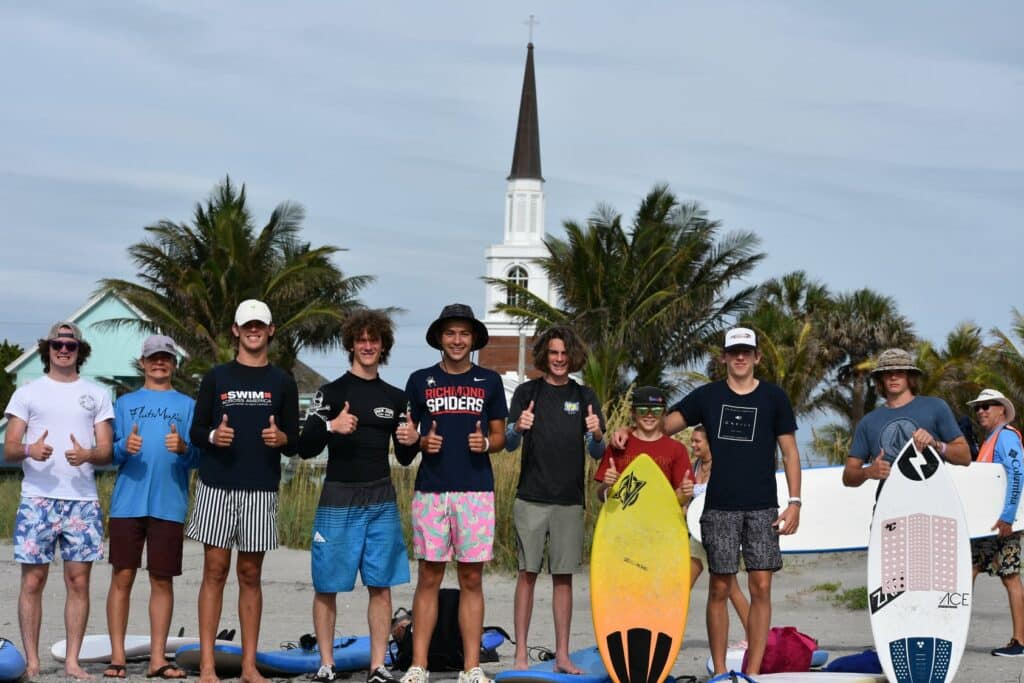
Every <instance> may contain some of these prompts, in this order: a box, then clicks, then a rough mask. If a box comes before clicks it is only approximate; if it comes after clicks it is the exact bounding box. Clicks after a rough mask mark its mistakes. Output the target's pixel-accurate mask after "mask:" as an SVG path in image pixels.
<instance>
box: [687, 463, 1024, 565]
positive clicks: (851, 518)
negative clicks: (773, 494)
mask: <svg viewBox="0 0 1024 683" xmlns="http://www.w3.org/2000/svg"><path fill="white" fill-rule="evenodd" d="M947 469H948V470H949V473H950V474H951V475H952V476H953V483H954V485H955V486H956V490H957V493H958V494H959V495H960V500H961V502H962V504H963V506H964V511H965V513H966V515H967V530H968V534H969V535H970V537H971V538H983V537H985V536H994V535H995V532H994V531H992V525H993V524H995V522H996V520H997V519H998V518H999V513H1000V512H1002V510H1003V496H1004V495H1005V492H1006V470H1005V468H1003V466H1002V465H998V464H996V463H990V462H975V463H971V465H970V466H969V467H960V466H959V465H950V466H949V467H948V468H947ZM800 474H801V486H800V497H801V498H802V499H803V507H802V508H801V509H800V528H799V529H798V530H797V532H796V533H795V534H792V535H790V536H780V537H779V546H780V547H781V548H782V552H784V553H824V552H843V551H851V550H866V549H867V547H868V539H869V536H870V529H871V510H872V508H873V507H874V504H875V490H876V489H877V488H878V482H876V481H874V480H868V481H866V482H864V483H863V484H862V485H860V486H858V487H856V488H850V487H848V486H843V467H842V466H841V465H834V466H829V467H808V468H806V469H804V470H801V473H800ZM775 479H776V486H777V488H778V496H779V503H780V504H784V503H785V501H786V500H787V499H788V498H789V489H788V487H787V485H786V475H785V473H784V472H782V471H781V470H780V471H779V472H778V473H776V476H775ZM703 511H704V496H697V497H696V498H694V499H693V501H692V502H691V503H690V508H689V510H687V513H686V523H687V526H688V527H689V529H690V534H691V535H692V536H693V537H694V538H696V539H697V540H698V541H699V540H700V538H701V536H700V515H701V513H702V512H703ZM1013 530H1014V531H1021V530H1024V505H1021V506H1019V507H1018V509H1017V517H1016V519H1014V521H1013Z"/></svg>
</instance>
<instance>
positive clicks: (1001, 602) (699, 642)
mask: <svg viewBox="0 0 1024 683" xmlns="http://www.w3.org/2000/svg"><path fill="white" fill-rule="evenodd" d="M0 557H2V558H4V559H3V560H2V561H0V574H2V580H0V636H3V637H6V638H9V639H11V640H13V641H15V642H16V643H17V644H18V646H19V647H20V646H21V638H20V635H19V633H18V622H17V598H18V584H19V575H20V569H19V566H18V565H17V564H15V563H14V562H13V561H12V560H11V559H10V558H11V557H12V551H11V546H10V545H9V544H4V545H0ZM201 569H202V548H201V546H199V545H198V544H196V543H193V542H188V543H186V546H185V573H184V575H183V576H181V577H179V578H178V579H177V580H176V581H175V594H176V604H175V614H174V619H173V623H172V632H177V630H178V629H179V628H181V627H184V628H185V631H186V634H195V633H196V629H197V621H196V597H197V594H198V590H199V582H200V578H201ZM865 574H866V571H865V554H864V553H859V552H858V553H837V554H829V555H790V556H786V566H785V568H784V569H783V570H782V571H781V572H780V573H778V574H776V577H775V581H774V584H773V595H774V613H773V619H772V623H773V624H774V625H777V626H796V627H797V628H799V629H800V630H801V631H803V632H805V633H807V634H809V635H811V636H813V637H815V638H817V639H818V642H819V647H821V648H822V649H825V650H828V651H829V652H830V658H835V657H837V656H841V655H845V654H850V653H853V652H860V651H861V650H863V649H864V648H867V647H870V646H871V645H872V640H871V627H870V624H869V622H868V615H867V612H866V611H851V610H849V609H847V608H845V607H841V606H837V605H835V604H834V603H833V601H832V600H831V599H830V596H829V594H828V593H825V592H823V591H820V590H815V586H819V585H821V584H824V583H839V584H841V586H842V589H852V588H857V587H861V586H863V585H864V582H865ZM413 577H414V580H415V569H414V571H413ZM743 578H744V577H743V576H742V575H741V581H742V580H743ZM109 581H110V566H109V565H108V564H106V563H105V562H104V563H99V564H97V566H96V567H95V568H94V571H93V576H92V601H93V602H92V612H91V616H90V618H89V628H88V633H103V632H105V630H106V616H105V604H106V594H107V587H108V585H109ZM263 585H264V591H263V599H264V613H263V626H262V630H261V632H260V649H273V648H277V647H278V646H279V645H280V643H282V642H284V641H293V640H297V639H298V638H299V636H301V635H302V634H303V633H308V632H310V631H312V621H311V605H312V598H313V589H312V584H311V581H310V576H309V553H308V552H306V551H300V550H288V549H280V550H276V551H274V552H271V553H269V554H268V555H267V559H266V564H265V569H264V582H263ZM445 585H453V586H454V585H455V580H454V577H449V578H448V579H447V580H446V581H445ZM574 585H575V595H576V601H575V608H574V616H573V628H572V648H573V649H578V648H582V647H586V646H589V645H593V644H594V636H593V629H592V626H591V622H590V604H589V592H588V587H589V577H588V574H587V568H585V567H584V568H582V569H581V570H580V572H579V573H578V574H577V575H576V577H575V581H574ZM514 589H515V579H514V577H512V576H509V575H505V574H497V573H493V572H492V573H489V574H487V575H486V576H485V581H484V590H485V595H486V599H487V614H486V618H485V622H486V623H487V624H489V625H490V624H494V625H498V626H501V627H503V628H505V629H506V630H507V631H508V632H509V633H512V631H513V624H512V598H513V592H514ZM412 592H413V585H412V584H409V585H406V586H399V587H397V588H396V589H394V591H393V599H394V605H395V607H409V606H411V603H412ZM148 595H149V586H148V580H147V578H146V575H145V572H140V574H139V579H138V580H137V581H136V586H135V590H134V592H133V595H132V600H133V602H132V613H131V617H130V621H129V628H128V632H129V633H143V634H144V633H147V632H148V617H147V613H146V603H147V600H148ZM706 596H707V578H706V577H703V576H702V577H701V580H700V581H699V582H698V583H697V586H696V588H695V591H694V594H693V597H692V602H691V610H690V615H689V619H688V622H687V630H686V641H685V643H684V644H683V648H682V650H681V652H680V654H679V658H678V660H677V661H676V664H675V667H674V668H673V674H675V675H683V674H690V675H695V676H697V677H698V680H706V679H707V678H708V676H707V675H706V673H705V668H704V662H705V660H706V659H707V657H708V655H709V654H710V653H709V651H708V646H707V634H706V631H705V627H704V604H705V600H706ZM550 597H551V595H550V582H549V581H547V580H546V578H542V579H541V581H539V582H538V589H537V604H536V605H535V608H534V619H533V625H532V629H531V633H530V639H529V640H530V644H531V645H542V646H546V647H553V646H554V636H553V630H552V624H551V602H550ZM63 602H64V587H63V582H62V580H61V567H60V566H59V565H55V566H53V568H52V569H51V575H50V580H49V583H48V586H47V591H46V595H45V598H44V606H43V625H42V634H41V637H40V641H41V643H42V644H43V647H42V648H41V649H42V650H43V653H42V663H43V673H42V675H40V676H39V677H38V678H37V680H39V681H43V682H47V681H58V680H66V678H65V676H64V674H63V669H62V665H61V664H60V663H59V662H57V661H55V660H54V659H52V658H51V657H50V655H49V647H50V645H51V644H52V643H54V642H55V641H57V640H60V639H62V638H64V626H63V617H62V610H63ZM236 605H237V586H236V583H235V581H234V580H233V579H232V580H231V581H229V583H228V588H227V591H226V595H225V602H224V606H225V609H224V614H223V616H222V619H221V627H222V628H237V626H238V619H237V616H236V614H235V606H236ZM365 614H366V592H365V591H364V590H363V589H361V588H358V587H357V589H356V591H355V592H353V593H350V594H341V595H339V596H338V632H339V633H342V634H363V633H366V631H367V628H366V620H365V619H366V617H365ZM734 616H735V615H733V614H732V613H731V612H730V617H731V618H734ZM1010 632H1011V626H1010V615H1009V609H1008V607H1007V604H1006V594H1005V591H1004V590H1003V587H1002V585H1001V583H1000V582H999V581H998V580H997V579H995V578H991V577H986V576H982V577H980V578H979V579H978V583H977V586H976V592H975V595H974V604H973V611H972V617H971V631H970V636H969V642H968V645H967V650H966V652H965V654H964V658H963V661H962V663H961V665H960V669H959V673H958V676H957V680H958V681H1020V680H1021V679H1022V675H1021V674H1022V669H1024V658H1004V657H993V656H991V655H990V654H989V651H990V650H991V649H992V648H993V647H999V646H1002V645H1004V644H1005V643H1006V641H1007V640H1009V637H1010ZM741 637H742V635H741V632H740V630H739V625H738V622H736V621H734V622H733V626H732V630H731V633H730V641H732V640H739V639H740V638H741ZM499 653H500V654H501V661H500V662H496V663H494V664H488V665H485V667H484V668H485V670H486V671H487V672H488V673H491V674H493V673H496V672H497V671H500V670H502V669H505V668H509V667H510V666H511V663H512V646H511V645H509V644H505V645H503V646H502V647H501V648H500V649H499ZM145 666H146V664H145V663H144V662H142V663H134V664H130V665H129V676H130V677H131V678H142V677H143V676H144V674H145ZM86 668H87V669H88V670H89V671H90V672H93V673H95V674H96V676H97V678H98V679H99V680H102V677H101V673H102V671H103V666H102V665H100V664H88V665H86ZM454 677H455V674H435V675H434V676H432V678H434V679H438V680H444V679H450V678H454ZM193 680H195V679H194V678H193ZM300 680H301V679H300ZM351 680H353V681H356V682H360V681H362V680H365V679H364V678H363V675H362V674H359V673H356V674H354V675H353V676H352V679H351Z"/></svg>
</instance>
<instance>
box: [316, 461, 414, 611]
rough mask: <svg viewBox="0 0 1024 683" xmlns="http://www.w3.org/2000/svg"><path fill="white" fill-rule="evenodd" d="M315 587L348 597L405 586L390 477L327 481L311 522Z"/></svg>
mask: <svg viewBox="0 0 1024 683" xmlns="http://www.w3.org/2000/svg"><path fill="white" fill-rule="evenodd" d="M310 561H311V565H312V573H313V589H314V590H315V591H316V592H317V593H347V592H349V591H351V590H352V589H354V588H355V586H356V573H357V572H358V573H359V575H360V576H361V577H362V581H363V585H364V586H373V587H379V588H385V587H390V586H397V585H398V584H402V583H409V555H408V552H407V551H406V548H405V540H404V539H403V538H402V522H401V518H400V517H399V516H398V505H397V503H396V502H395V489H394V486H392V485H391V479H390V478H385V479H379V480H377V481H372V482H359V483H344V482H335V481H328V482H325V483H324V488H323V491H322V492H321V494H320V504H319V506H318V507H317V510H316V516H315V517H314V519H313V542H312V553H311V560H310Z"/></svg>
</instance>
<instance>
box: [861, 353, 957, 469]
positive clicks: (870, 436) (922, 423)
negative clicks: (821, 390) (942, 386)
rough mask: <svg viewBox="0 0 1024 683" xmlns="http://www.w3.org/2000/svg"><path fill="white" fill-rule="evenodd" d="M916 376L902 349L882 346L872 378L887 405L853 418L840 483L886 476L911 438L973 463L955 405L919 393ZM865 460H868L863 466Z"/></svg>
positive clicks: (920, 445)
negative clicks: (954, 412)
mask: <svg viewBox="0 0 1024 683" xmlns="http://www.w3.org/2000/svg"><path fill="white" fill-rule="evenodd" d="M920 378H921V369H920V368H918V367H917V366H916V365H914V359H913V358H912V357H911V355H910V354H909V353H908V352H906V351H904V350H903V349H886V350H885V351H883V352H882V353H881V354H880V355H879V356H878V362H877V363H876V364H875V368H874V369H873V370H872V371H871V379H872V381H873V382H874V383H875V392H876V393H877V394H878V395H879V396H882V397H883V398H885V405H882V406H879V407H878V408H875V409H874V410H872V411H871V412H870V413H868V414H867V415H865V416H864V417H863V419H861V421H860V422H859V423H858V424H857V429H856V430H855V431H854V433H853V444H852V445H851V447H850V455H849V457H848V458H847V459H846V467H845V468H844V469H843V483H844V484H846V485H847V486H860V485H861V484H863V483H864V482H865V481H867V480H868V479H878V480H880V481H884V480H885V479H887V478H888V477H889V470H890V469H891V468H892V462H893V461H894V460H895V459H896V456H898V455H899V453H900V451H901V450H902V449H903V446H904V445H905V444H906V443H907V441H908V440H910V439H911V438H913V440H914V446H915V447H917V450H919V451H920V450H924V449H925V448H926V447H928V446H931V447H932V448H934V449H935V452H936V453H938V454H939V455H940V456H941V457H942V458H944V459H945V460H946V461H947V462H951V463H953V464H954V465H970V464H971V451H970V448H969V447H968V445H967V439H965V438H964V435H963V433H962V432H961V431H960V426H959V425H958V424H957V422H956V418H955V417H954V416H953V411H952V410H950V409H949V406H948V405H946V402H945V401H943V400H942V399H940V398H935V397H933V396H918V395H917V392H918V388H919V382H920ZM867 462H870V465H868V466H867V467H865V466H864V463H867ZM879 487H881V484H879Z"/></svg>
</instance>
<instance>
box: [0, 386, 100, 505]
mask: <svg viewBox="0 0 1024 683" xmlns="http://www.w3.org/2000/svg"><path fill="white" fill-rule="evenodd" d="M4 412H6V413H7V415H8V417H10V416H14V417H17V418H20V419H22V420H24V421H25V422H26V423H27V424H28V431H27V434H26V443H32V442H33V441H35V440H36V439H38V438H39V437H40V436H42V434H43V432H44V431H46V432H49V433H48V434H47V436H46V443H48V444H50V445H51V446H53V455H51V456H50V457H49V458H47V459H46V460H43V461H41V462H40V461H38V460H33V459H31V458H26V459H25V460H23V461H22V465H21V467H22V470H23V471H24V472H25V478H24V479H23V480H22V482H21V495H22V497H23V498H60V499H63V500H97V498H98V496H97V495H96V478H95V476H94V475H93V467H92V465H91V464H88V463H87V464H84V465H79V466H78V467H74V466H72V465H70V464H68V460H67V458H66V457H65V456H64V452H65V451H67V450H69V449H70V448H71V435H72V434H74V435H75V439H76V440H77V441H78V443H79V444H81V445H82V446H83V447H85V448H90V447H92V446H95V445H96V437H95V431H94V425H97V424H99V423H100V422H103V421H104V420H113V419H114V409H113V406H112V404H111V402H110V392H109V391H108V390H107V389H105V388H104V387H101V386H100V385H98V384H94V383H93V382H90V381H88V380H84V379H78V380H75V381H74V382H57V381H54V380H52V379H50V378H49V377H46V376H43V377H40V378H39V379H37V380H33V381H31V382H29V383H28V384H26V385H24V386H22V387H19V388H18V389H17V390H16V391H15V392H14V395H13V396H11V401H10V403H8V404H7V409H6V410H5V411H4Z"/></svg>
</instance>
